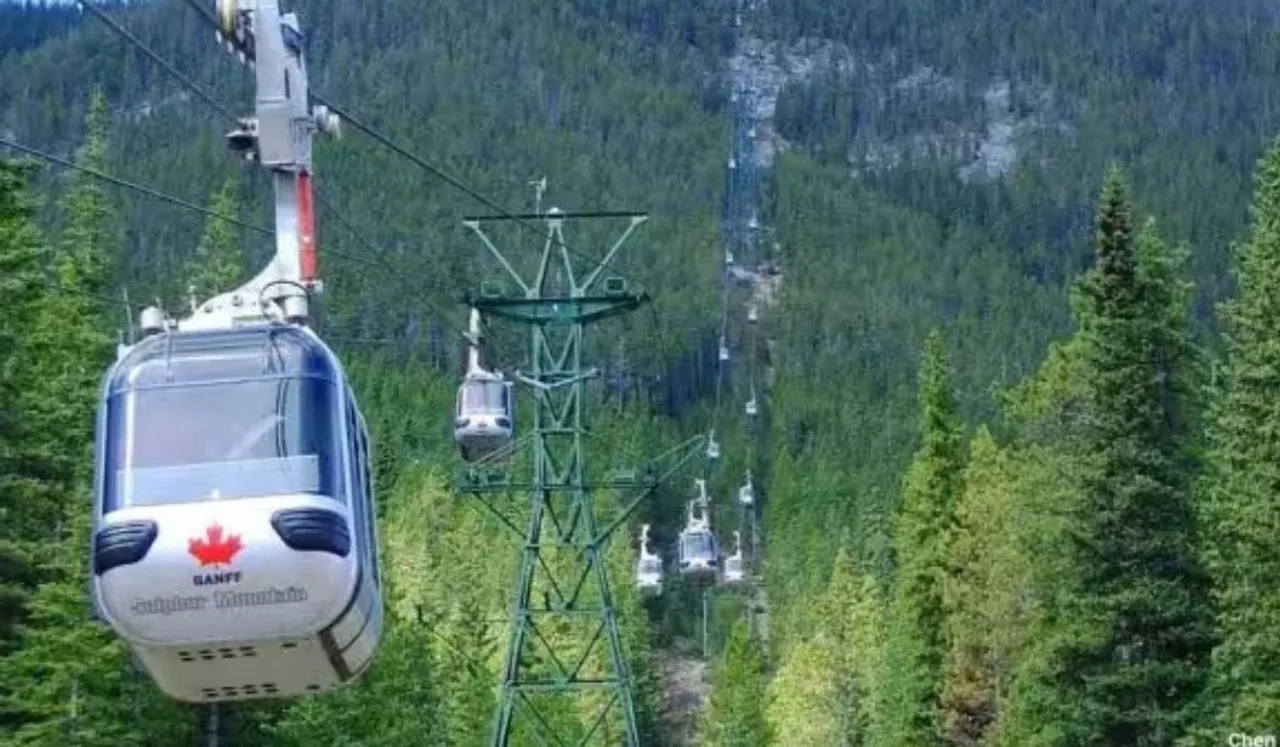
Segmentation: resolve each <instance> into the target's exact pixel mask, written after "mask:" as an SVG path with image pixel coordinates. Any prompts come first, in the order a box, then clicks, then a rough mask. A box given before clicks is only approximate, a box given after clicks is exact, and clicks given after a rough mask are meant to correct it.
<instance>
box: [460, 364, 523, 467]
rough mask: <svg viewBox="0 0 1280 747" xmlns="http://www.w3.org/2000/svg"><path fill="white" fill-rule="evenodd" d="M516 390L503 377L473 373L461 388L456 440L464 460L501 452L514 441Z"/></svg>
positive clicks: (481, 372)
mask: <svg viewBox="0 0 1280 747" xmlns="http://www.w3.org/2000/svg"><path fill="white" fill-rule="evenodd" d="M514 389H515V387H514V386H513V384H512V383H511V382H509V381H507V380H505V379H504V378H502V376H501V375H499V374H496V373H491V372H489V371H485V370H483V369H472V370H470V371H468V372H467V375H466V377H465V378H463V380H462V384H461V385H460V386H459V387H458V399H457V406H456V408H455V410H454V418H453V437H454V440H455V441H456V442H457V444H458V452H459V453H460V454H461V455H462V458H463V460H465V461H468V462H474V461H477V460H480V459H484V458H486V457H489V456H491V455H493V454H494V453H496V452H498V451H501V450H502V449H503V448H504V447H506V446H507V445H508V444H510V443H511V441H512V439H513V438H514V437H515V396H514V395H515V391H514Z"/></svg>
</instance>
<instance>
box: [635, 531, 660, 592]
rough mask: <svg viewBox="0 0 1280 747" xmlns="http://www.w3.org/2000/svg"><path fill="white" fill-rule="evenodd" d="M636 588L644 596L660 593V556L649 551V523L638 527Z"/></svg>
mask: <svg viewBox="0 0 1280 747" xmlns="http://www.w3.org/2000/svg"><path fill="white" fill-rule="evenodd" d="M636 588H637V589H639V590H640V593H641V594H643V595H644V596H646V597H656V596H658V595H660V594H662V558H660V557H658V556H657V555H655V554H653V553H652V552H650V551H649V525H648V524H645V525H644V526H643V527H641V529H640V559H639V560H638V561H636Z"/></svg>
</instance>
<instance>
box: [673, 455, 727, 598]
mask: <svg viewBox="0 0 1280 747" xmlns="http://www.w3.org/2000/svg"><path fill="white" fill-rule="evenodd" d="M697 485H698V489H699V492H700V495H701V498H700V499H699V500H694V501H691V502H690V503H689V516H688V520H687V521H686V523H685V527H684V529H683V530H681V531H680V540H679V542H680V574H681V575H683V576H684V577H685V578H688V579H689V580H691V581H693V582H694V583H714V582H715V579H716V575H717V574H718V571H719V567H720V556H719V551H718V550H717V549H716V536H715V534H713V533H712V532H711V527H710V526H708V523H707V506H708V503H709V502H708V500H707V497H706V482H705V481H704V480H698V481H697ZM695 507H700V508H701V512H700V514H695V513H694V509H695Z"/></svg>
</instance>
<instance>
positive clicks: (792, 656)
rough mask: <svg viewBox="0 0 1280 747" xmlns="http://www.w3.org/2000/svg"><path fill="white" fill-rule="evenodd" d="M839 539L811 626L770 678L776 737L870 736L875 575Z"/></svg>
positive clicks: (839, 743) (858, 741) (819, 740)
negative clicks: (861, 570) (809, 632)
mask: <svg viewBox="0 0 1280 747" xmlns="http://www.w3.org/2000/svg"><path fill="white" fill-rule="evenodd" d="M849 548H850V543H849V542H848V540H847V539H846V541H845V542H843V543H842V544H841V547H840V549H839V550H838V551H837V553H836V558H835V562H834V564H833V566H832V572H831V578H830V580H829V581H828V582H827V588H826V591H825V592H824V593H823V595H822V597H821V598H820V599H819V600H818V603H817V604H816V605H815V606H816V607H817V619H816V621H815V622H816V630H815V631H814V634H813V635H812V636H811V637H810V638H809V639H808V640H804V641H800V642H797V643H796V644H795V645H794V647H793V648H792V649H791V651H790V652H789V653H788V654H787V655H786V657H785V659H784V661H783V664H782V666H781V667H779V670H778V675H777V677H776V678H775V679H774V680H773V682H772V683H771V686H770V703H769V721H770V724H771V725H772V727H773V733H774V734H775V735H777V740H778V744H779V745H796V746H797V747H799V746H800V745H810V744H823V745H831V746H832V747H861V746H862V745H866V744H869V740H870V737H871V733H872V729H873V724H874V723H875V720H876V714H875V713H874V711H873V710H872V705H873V699H872V695H873V693H874V692H875V689H876V681H875V675H876V673H877V672H878V663H879V657H880V654H881V643H880V640H879V629H880V609H879V607H880V605H879V594H878V589H877V585H876V581H875V579H874V577H872V576H871V574H870V573H864V574H862V575H861V576H859V573H858V569H857V565H856V563H855V562H854V552H853V551H851V550H850V549H849Z"/></svg>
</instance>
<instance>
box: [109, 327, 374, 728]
mask: <svg viewBox="0 0 1280 747" xmlns="http://www.w3.org/2000/svg"><path fill="white" fill-rule="evenodd" d="M94 488H95V499H96V502H95V512H94V527H93V529H94V534H93V549H92V570H93V582H92V594H93V602H94V607H95V612H96V613H97V614H98V616H99V617H101V618H102V619H104V620H105V621H106V622H107V623H109V624H110V625H111V627H113V628H114V629H115V630H116V632H117V633H119V634H120V635H121V636H122V637H123V638H124V639H125V641H126V642H127V643H128V645H129V647H130V648H131V649H132V651H133V653H134V655H135V656H136V657H137V659H138V661H139V662H140V663H141V664H142V666H143V667H145V668H146V670H147V671H148V673H149V674H150V675H151V677H152V679H154V680H155V682H156V684H157V685H158V686H159V687H160V689H161V690H162V691H164V692H165V693H166V694H168V695H170V696H171V697H174V698H177V699H180V700H184V701H188V702H193V703H211V702H218V701H225V700H243V699H253V698H268V697H270V698H282V697H289V696H294V695H302V694H308V693H315V692H320V691H323V690H327V689H330V688H332V687H334V686H337V685H340V684H342V683H345V682H349V681H351V680H352V679H354V678H356V677H357V676H358V675H359V674H360V673H361V672H362V671H363V670H364V669H365V668H366V667H367V666H368V665H369V663H370V661H371V660H372V659H373V656H374V653H375V651H376V649H377V647H378V643H379V641H380V640H381V637H382V627H383V605H382V596H381V586H382V582H381V569H380V568H379V564H378V554H377V553H378V550H377V547H378V542H377V530H376V527H375V516H374V504H373V499H374V496H373V489H374V486H373V481H372V478H371V473H370V455H369V443H368V431H367V428H366V426H365V422H364V418H363V416H362V415H361V413H360V410H359V408H358V406H357V403H356V400H355V397H354V396H353V394H352V391H351V388H350V387H349V386H348V384H347V382H346V380H345V377H344V375H343V372H342V368H341V365H340V364H339V362H338V360H337V358H336V357H335V356H334V354H333V353H332V351H331V350H330V349H329V348H328V346H326V345H325V344H324V342H322V341H321V340H320V338H319V337H317V336H316V335H315V333H313V332H312V331H311V330H309V329H307V328H306V327H303V326H299V325H296V324H292V323H282V322H273V323H270V324H266V325H257V326H247V327H230V328H221V329H209V330H202V331H200V330H198V331H181V332H178V331H173V330H166V331H163V332H160V333H158V334H153V335H151V336H149V337H147V338H144V339H143V340H142V341H140V342H139V343H138V344H136V345H134V346H132V347H124V348H122V349H121V355H120V357H119V358H118V359H117V361H116V363H115V364H114V365H113V366H112V367H111V369H110V370H109V371H108V372H107V375H106V377H105V380H104V383H103V389H102V402H101V406H100V408H99V411H98V422H97V457H96V474H95V481H94Z"/></svg>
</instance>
